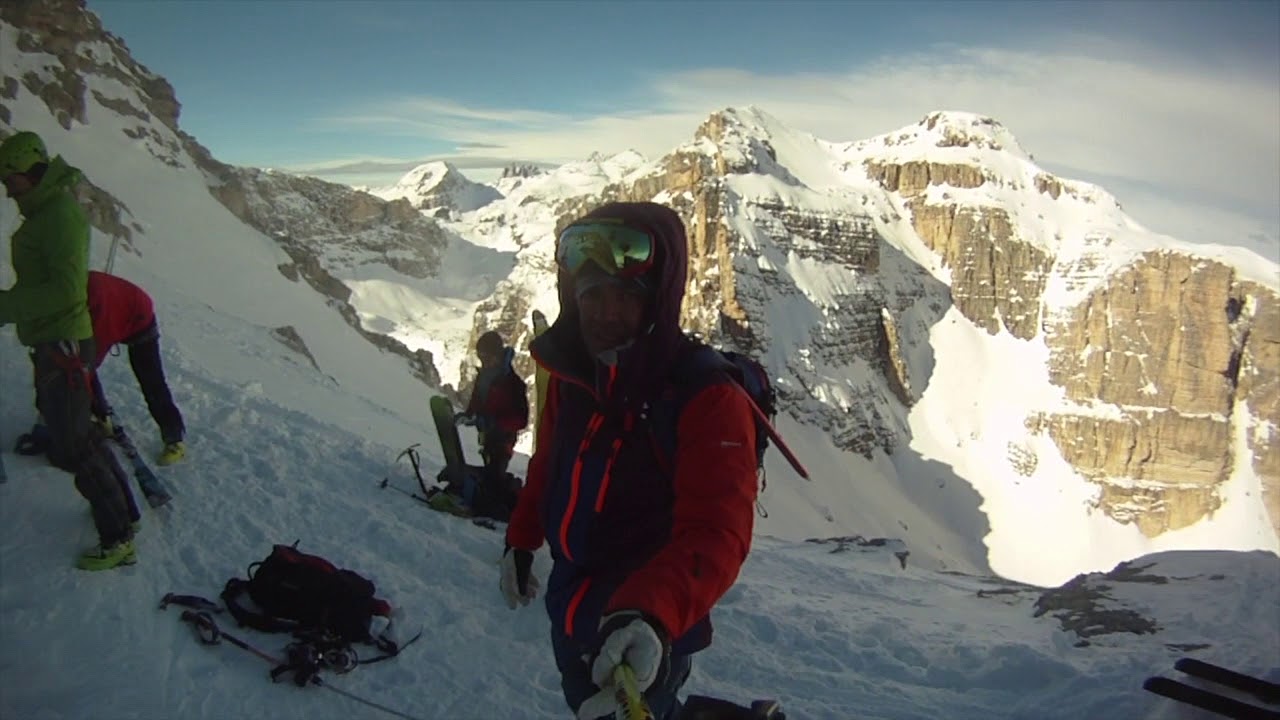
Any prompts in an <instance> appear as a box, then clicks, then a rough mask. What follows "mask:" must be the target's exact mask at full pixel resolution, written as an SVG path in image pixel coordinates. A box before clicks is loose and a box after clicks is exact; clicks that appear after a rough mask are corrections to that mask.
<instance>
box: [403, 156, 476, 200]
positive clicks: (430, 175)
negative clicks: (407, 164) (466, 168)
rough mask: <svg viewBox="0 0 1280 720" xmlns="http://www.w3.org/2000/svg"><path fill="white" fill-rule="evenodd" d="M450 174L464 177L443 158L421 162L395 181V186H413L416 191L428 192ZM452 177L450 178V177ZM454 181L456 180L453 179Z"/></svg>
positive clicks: (455, 176)
mask: <svg viewBox="0 0 1280 720" xmlns="http://www.w3.org/2000/svg"><path fill="white" fill-rule="evenodd" d="M450 175H452V176H454V178H457V177H459V176H460V177H461V178H462V179H464V180H465V179H466V176H465V175H463V174H462V173H461V172H460V171H459V170H458V168H456V167H454V165H453V164H452V163H449V162H446V161H444V160H436V161H434V162H429V163H423V164H422V165H419V166H418V167H416V168H414V169H412V170H410V171H409V172H408V173H406V174H405V176H404V177H402V178H400V180H399V181H398V182H396V187H406V188H413V189H414V190H417V191H418V192H430V191H432V190H434V189H435V188H436V186H437V185H439V184H440V183H442V182H444V181H445V180H446V179H447V178H449V177H450ZM451 179H452V178H451ZM455 181H456V180H455Z"/></svg>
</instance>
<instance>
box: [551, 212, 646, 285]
mask: <svg viewBox="0 0 1280 720" xmlns="http://www.w3.org/2000/svg"><path fill="white" fill-rule="evenodd" d="M588 261H591V262H593V263H595V264H596V265H598V266H600V269H601V270H604V271H605V272H607V273H609V274H610V275H624V276H628V277H631V276H635V275H639V274H641V273H643V272H645V271H646V270H648V269H649V268H650V267H652V266H653V238H651V237H649V235H648V234H647V233H644V232H641V231H640V230H636V229H634V228H629V227H627V226H625V225H615V224H611V223H603V222H592V223H583V224H581V225H570V226H569V227H567V228H565V230H564V232H562V233H560V239H559V241H558V242H557V244H556V263H558V264H559V265H560V267H562V268H564V269H565V270H567V271H568V272H569V273H570V274H571V275H576V274H577V273H578V271H579V270H581V269H582V266H583V265H585V264H586V263H587V262H588Z"/></svg>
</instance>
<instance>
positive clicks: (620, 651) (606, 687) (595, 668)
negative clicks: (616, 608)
mask: <svg viewBox="0 0 1280 720" xmlns="http://www.w3.org/2000/svg"><path fill="white" fill-rule="evenodd" d="M600 632H601V642H600V650H599V652H597V653H596V656H595V659H593V660H592V661H591V682H593V683H595V684H596V687H598V688H601V690H600V692H598V693H596V694H595V695H592V696H591V697H589V698H587V699H586V700H585V701H583V703H582V705H581V706H579V707H578V720H594V719H595V718H599V717H604V716H608V715H610V714H611V713H613V712H614V711H615V710H617V708H618V700H617V696H616V694H615V693H614V687H613V672H614V670H615V669H617V667H618V666H619V665H621V664H622V663H626V664H627V665H628V666H630V668H631V671H632V672H633V673H634V674H635V676H636V688H637V689H638V690H639V691H640V692H644V691H645V690H648V689H649V687H650V686H651V685H653V683H654V682H655V681H656V680H657V679H658V676H659V674H660V673H661V672H663V671H664V670H665V669H666V668H665V666H666V664H667V656H668V654H669V652H670V649H669V648H668V646H667V643H666V642H664V641H663V639H662V637H660V636H659V634H658V631H657V630H656V629H655V628H654V626H653V625H651V624H650V623H649V621H647V620H645V619H644V617H643V616H642V615H641V614H640V613H638V612H635V611H633V610H624V611H621V612H616V613H612V614H609V615H606V616H604V618H602V619H601V620H600Z"/></svg>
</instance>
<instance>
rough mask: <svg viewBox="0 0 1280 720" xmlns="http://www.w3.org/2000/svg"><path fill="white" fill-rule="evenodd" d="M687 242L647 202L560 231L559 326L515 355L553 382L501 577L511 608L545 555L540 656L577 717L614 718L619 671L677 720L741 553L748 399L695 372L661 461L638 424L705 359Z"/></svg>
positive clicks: (602, 212)
mask: <svg viewBox="0 0 1280 720" xmlns="http://www.w3.org/2000/svg"><path fill="white" fill-rule="evenodd" d="M687 245H688V241H687V238H686V235H685V229H684V225H683V223H682V222H681V221H680V217H679V216H678V215H677V214H676V213H675V212H674V211H672V210H671V209H670V208H667V207H665V206H662V205H658V204H655V203H610V204H607V205H604V206H602V207H600V208H597V209H596V210H593V211H592V212H590V213H588V214H587V215H586V216H584V217H582V218H580V219H578V220H576V221H575V222H573V223H571V224H570V225H569V226H568V227H567V228H565V229H564V231H563V232H562V233H561V234H560V236H559V238H558V242H557V249H556V261H557V265H558V270H559V277H558V285H559V295H560V315H559V317H558V318H557V319H556V321H555V323H554V324H553V325H552V326H551V327H550V328H549V329H548V330H547V331H546V332H545V333H543V334H542V335H541V336H539V337H538V338H537V339H535V340H534V341H533V342H532V343H531V345H530V352H531V354H532V355H533V357H534V360H536V361H537V362H538V363H539V364H540V365H541V366H543V367H545V368H546V369H547V371H548V372H549V373H550V377H551V380H550V384H549V387H548V389H547V403H546V408H544V409H543V410H542V416H541V417H540V418H539V419H538V423H539V425H538V433H537V437H538V440H537V447H536V448H535V450H534V454H533V457H532V459H531V460H530V463H529V471H528V479H527V482H526V484H525V488H524V491H523V492H522V493H521V494H520V498H519V501H518V503H517V505H516V509H515V512H514V513H513V514H512V516H511V521H510V523H509V524H508V526H507V534H506V544H507V549H506V552H505V553H504V555H503V558H502V563H501V568H502V569H501V577H500V583H499V584H500V588H501V590H502V594H503V596H504V598H505V599H506V602H507V604H508V606H510V607H511V608H513V609H514V608H516V607H517V606H518V605H525V604H528V603H529V601H530V600H531V599H532V598H533V597H534V596H535V595H536V594H537V591H538V589H539V585H540V583H539V582H538V579H537V577H536V576H535V575H534V574H533V573H532V571H531V566H532V562H533V553H534V551H536V550H537V549H538V548H539V547H541V546H542V544H543V542H544V541H545V542H547V543H548V544H549V546H550V549H551V558H552V561H553V564H552V569H551V575H550V577H549V579H548V581H547V590H546V599H545V602H546V608H547V612H548V614H549V615H550V617H551V636H552V637H551V640H552V647H553V649H554V652H555V660H556V665H557V667H558V669H559V670H560V675H561V687H562V690H563V692H564V696H565V700H566V701H567V703H568V704H569V707H570V708H572V709H573V711H574V712H575V713H576V714H577V716H578V717H579V718H581V719H582V720H588V719H591V718H598V717H604V716H608V715H609V714H610V713H612V712H613V710H614V709H615V707H616V704H615V695H614V692H613V676H614V673H615V671H616V670H617V669H618V667H619V666H620V665H622V664H626V665H627V666H629V667H630V668H631V670H632V671H633V672H634V674H635V678H636V682H637V685H638V687H639V688H640V689H641V690H642V691H643V693H644V696H645V699H646V700H647V702H648V703H649V706H650V708H651V709H652V711H653V713H654V715H655V717H657V718H659V719H660V720H670V719H671V718H675V717H677V716H678V715H679V713H680V702H679V700H678V699H677V693H678V691H679V690H680V688H681V687H682V685H683V684H684V682H685V680H686V679H687V678H688V675H689V672H690V668H691V666H692V664H691V656H692V654H693V653H695V652H697V651H699V650H702V649H704V648H706V647H707V646H708V645H710V643H711V622H710V612H711V608H712V607H713V606H714V605H715V604H716V602H718V601H719V599H720V598H721V596H723V595H724V593H725V592H726V591H727V590H728V589H729V588H730V587H731V586H732V585H733V583H734V581H735V580H736V579H737V576H738V572H739V570H740V568H741V566H742V564H743V562H744V561H745V559H746V557H747V553H748V551H749V550H750V546H751V532H752V526H753V522H754V503H755V499H756V492H757V485H756V483H757V479H756V456H755V451H754V442H755V421H754V417H753V414H752V410H751V406H750V404H749V402H750V401H749V399H748V398H747V396H746V394H745V393H744V392H743V391H742V390H741V388H740V387H739V386H738V385H737V384H736V383H734V381H733V380H732V379H731V378H730V376H729V375H728V374H726V373H724V372H722V371H720V370H716V371H715V372H711V373H707V374H706V376H705V377H701V378H696V379H694V380H693V383H692V384H693V387H692V388H690V389H689V390H688V392H689V393H690V394H689V399H688V401H687V402H685V403H684V404H683V406H682V410H681V412H680V415H679V417H678V422H677V437H678V439H679V442H678V447H677V448H676V451H675V455H674V457H661V456H660V455H661V452H660V450H659V443H657V442H655V440H654V437H655V436H654V428H652V427H650V422H649V416H648V413H647V410H648V408H649V407H650V405H651V404H652V403H654V402H657V401H659V399H660V398H662V397H663V393H664V392H665V391H668V390H669V389H670V388H671V375H672V373H673V370H674V369H675V367H676V366H677V363H678V362H679V360H680V359H681V358H683V357H686V356H687V354H688V353H693V352H698V351H699V350H700V349H702V346H700V345H699V344H698V343H696V342H695V341H693V340H692V339H690V338H688V337H687V336H686V335H685V334H684V333H683V331H682V330H681V329H680V325H679V316H680V305H681V302H682V300H683V297H684V289H685V283H686V275H687V263H688V247H687Z"/></svg>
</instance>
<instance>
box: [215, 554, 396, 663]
mask: <svg viewBox="0 0 1280 720" xmlns="http://www.w3.org/2000/svg"><path fill="white" fill-rule="evenodd" d="M248 575H249V579H248V580H242V579H240V578H231V579H230V580H228V581H227V585H226V587H225V588H224V589H223V591H222V595H221V597H222V601H223V603H225V604H226V606H227V609H228V610H229V611H230V612H231V615H232V616H233V617H234V618H235V619H236V622H237V623H239V624H240V625H243V626H246V627H251V628H253V629H255V630H260V631H262V632H291V633H294V634H295V635H298V634H303V633H308V632H319V633H327V634H329V635H331V636H334V637H336V638H338V639H340V640H342V641H344V642H364V643H370V644H374V645H377V646H378V648H379V649H380V650H382V651H384V652H392V653H394V652H395V650H396V648H395V643H393V642H391V641H390V640H388V639H387V638H385V637H379V638H378V639H377V640H375V639H374V638H372V637H371V635H370V632H369V627H370V624H371V623H372V621H373V617H374V616H375V615H379V616H383V617H387V616H389V615H390V613H391V605H390V604H389V603H388V602H387V601H386V600H381V599H379V598H376V597H374V586H373V583H372V582H371V581H369V580H368V579H366V578H364V577H363V576H361V575H359V574H358V573H355V572H353V571H351V570H344V569H340V568H338V567H337V566H336V565H334V564H333V563H331V562H329V561H328V560H326V559H324V558H322V557H320V556H318V555H309V554H307V553H304V552H301V551H299V550H298V549H297V543H294V545H293V546H289V545H275V546H274V547H273V548H272V549H271V554H270V555H268V556H267V557H266V559H264V560H262V561H260V562H255V563H253V564H252V565H250V566H249V570H248ZM246 595H247V596H248V598H249V599H250V600H252V602H253V605H254V606H256V610H255V609H252V608H250V607H249V606H248V605H247V604H246V603H245V596H246Z"/></svg>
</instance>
